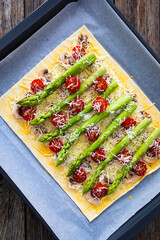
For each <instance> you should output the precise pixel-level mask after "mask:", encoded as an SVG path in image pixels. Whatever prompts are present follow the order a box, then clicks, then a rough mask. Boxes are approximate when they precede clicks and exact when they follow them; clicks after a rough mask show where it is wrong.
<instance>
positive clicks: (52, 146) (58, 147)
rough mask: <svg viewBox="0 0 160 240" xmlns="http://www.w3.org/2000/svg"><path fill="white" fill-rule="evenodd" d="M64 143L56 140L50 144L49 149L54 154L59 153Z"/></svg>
mask: <svg viewBox="0 0 160 240" xmlns="http://www.w3.org/2000/svg"><path fill="white" fill-rule="evenodd" d="M62 146H63V143H62V141H61V140H60V139H59V138H55V139H53V140H51V141H50V142H49V148H50V149H51V151H52V152H54V153H57V152H59V151H60V150H61V149H62Z"/></svg>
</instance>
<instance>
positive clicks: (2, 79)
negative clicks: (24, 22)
mask: <svg viewBox="0 0 160 240" xmlns="http://www.w3.org/2000/svg"><path fill="white" fill-rule="evenodd" d="M83 24H85V25H86V26H87V27H88V28H89V30H90V31H91V32H92V33H93V34H94V35H95V37H96V38H97V40H98V41H99V42H100V43H101V44H102V45H103V46H104V47H105V49H106V50H107V51H108V52H109V53H110V54H111V56H112V57H113V58H114V59H115V60H116V61H117V62H118V63H119V64H120V65H121V66H122V67H123V68H124V69H125V71H126V72H127V73H128V74H130V75H133V76H134V80H135V82H136V83H137V84H138V85H139V86H140V87H141V88H142V90H143V91H144V92H145V93H146V94H147V96H148V97H149V98H150V99H151V101H153V102H156V106H157V107H159V108H160V100H159V91H160V84H159V81H160V79H159V70H160V69H159V65H158V63H157V62H156V60H155V59H154V58H153V57H152V56H151V55H150V54H149V53H148V51H147V50H146V49H145V48H144V46H143V45H142V44H141V43H140V42H139V41H138V40H137V38H136V37H135V36H134V35H133V33H132V32H131V31H130V30H129V29H128V28H127V27H126V25H125V24H124V23H123V22H122V21H121V20H120V18H119V17H118V16H117V15H116V13H115V12H114V11H113V10H112V8H111V7H110V6H109V5H108V4H107V3H106V2H105V1H104V0H99V1H96V0H87V1H86V0H79V1H78V3H71V4H69V5H68V6H67V7H66V8H65V9H64V10H63V11H61V12H60V13H59V14H58V15H57V16H56V17H54V18H53V19H52V20H51V21H50V22H49V23H47V24H46V25H45V26H44V27H43V28H41V29H40V30H39V31H38V32H37V33H36V34H34V35H33V36H32V37H31V38H30V39H29V40H27V41H26V42H25V43H24V44H23V45H22V46H21V47H19V48H18V49H17V50H15V51H14V52H13V53H12V54H10V55H9V56H8V57H7V58H5V59H4V60H3V61H2V62H1V64H0V68H1V74H0V93H1V94H3V93H5V92H6V91H7V90H8V89H9V88H10V87H11V86H13V85H14V84H15V83H16V82H17V81H18V80H19V79H20V78H22V77H23V76H24V75H25V74H26V73H27V72H28V71H29V70H30V69H32V68H33V67H34V66H35V65H36V64H37V63H38V62H39V61H40V60H42V59H43V57H45V56H46V55H47V54H48V53H49V52H50V51H51V50H53V49H54V48H55V47H56V46H57V45H58V44H59V43H60V42H62V41H63V40H64V39H65V38H67V37H69V36H70V35H71V34H72V33H73V32H74V31H76V30H77V29H78V28H79V27H81V26H82V25H83ZM0 153H1V154H0V165H1V166H2V168H3V169H4V170H5V171H6V172H7V174H8V175H9V177H10V178H11V179H12V180H13V181H14V182H15V184H16V185H17V186H18V187H19V189H20V190H21V191H22V192H23V194H24V195H25V196H26V197H27V199H28V200H29V201H30V202H31V204H32V205H33V206H34V207H35V209H36V210H37V211H38V212H39V214H40V215H41V216H42V217H43V219H44V220H45V221H46V222H47V223H48V225H49V226H50V228H51V229H52V230H53V231H54V232H55V234H56V235H57V236H58V237H59V238H60V239H61V240H72V239H78V240H79V239H83V240H94V239H95V240H104V239H106V238H108V237H109V236H110V235H111V234H112V233H114V232H115V231H116V230H117V229H118V228H119V227H120V226H121V225H122V224H123V223H125V222H126V221H127V220H128V219H129V218H130V217H131V216H133V215H134V214H135V213H136V212H137V211H138V210H139V209H141V208H142V207H143V206H144V205H145V204H147V203H148V202H149V201H150V200H151V199H152V198H153V197H155V196H156V195H157V194H158V193H159V192H160V184H159V179H160V170H158V171H157V172H155V173H153V174H152V175H151V176H148V177H146V179H144V180H143V182H141V183H140V184H139V185H138V186H137V187H136V188H135V189H133V190H132V191H130V192H129V193H127V194H126V195H125V196H123V197H122V198H121V199H119V200H118V201H117V202H115V203H114V204H113V205H112V206H111V207H109V208H108V209H107V210H106V211H104V212H103V213H102V214H101V215H100V216H99V217H98V218H96V219H95V220H94V221H93V222H91V223H89V222H88V220H87V219H86V218H85V216H84V215H83V214H81V212H80V211H79V210H78V208H77V206H76V205H75V204H74V203H73V202H72V200H71V199H70V198H69V197H68V196H67V195H66V194H65V192H64V191H63V190H62V189H61V188H60V187H59V185H58V184H57V183H56V182H55V181H54V179H53V178H52V177H51V176H50V175H49V174H47V173H46V172H45V170H44V169H43V167H42V166H41V165H40V164H39V163H38V161H37V160H36V159H35V158H34V157H33V155H32V154H31V152H30V151H29V149H27V147H26V146H25V145H24V144H23V142H21V140H20V139H19V138H18V137H17V136H16V135H15V134H14V133H13V132H12V130H11V129H9V127H8V126H7V124H6V123H5V122H4V121H3V120H2V119H0ZM128 196H132V199H131V200H129V199H128Z"/></svg>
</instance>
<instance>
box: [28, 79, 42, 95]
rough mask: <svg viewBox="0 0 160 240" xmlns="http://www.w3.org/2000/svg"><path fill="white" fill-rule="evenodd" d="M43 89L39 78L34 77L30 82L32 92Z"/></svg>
mask: <svg viewBox="0 0 160 240" xmlns="http://www.w3.org/2000/svg"><path fill="white" fill-rule="evenodd" d="M43 89H44V84H43V82H42V81H41V80H40V79H35V80H33V81H32V82H31V90H32V91H33V92H34V93H37V92H40V91H43Z"/></svg>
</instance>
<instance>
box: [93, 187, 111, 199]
mask: <svg viewBox="0 0 160 240" xmlns="http://www.w3.org/2000/svg"><path fill="white" fill-rule="evenodd" d="M107 192H108V188H107V186H106V185H104V184H98V185H97V186H95V188H94V195H95V196H96V197H97V198H102V197H105V196H106V195H107Z"/></svg>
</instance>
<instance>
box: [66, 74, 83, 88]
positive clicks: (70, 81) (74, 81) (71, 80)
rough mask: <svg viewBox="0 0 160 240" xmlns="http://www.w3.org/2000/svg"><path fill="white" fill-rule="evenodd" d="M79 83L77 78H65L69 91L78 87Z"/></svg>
mask: <svg viewBox="0 0 160 240" xmlns="http://www.w3.org/2000/svg"><path fill="white" fill-rule="evenodd" d="M80 85H81V83H80V81H79V79H78V78H76V77H69V78H68V79H67V80H66V88H67V89H68V91H70V92H76V91H77V90H78V89H79V88H80Z"/></svg>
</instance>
